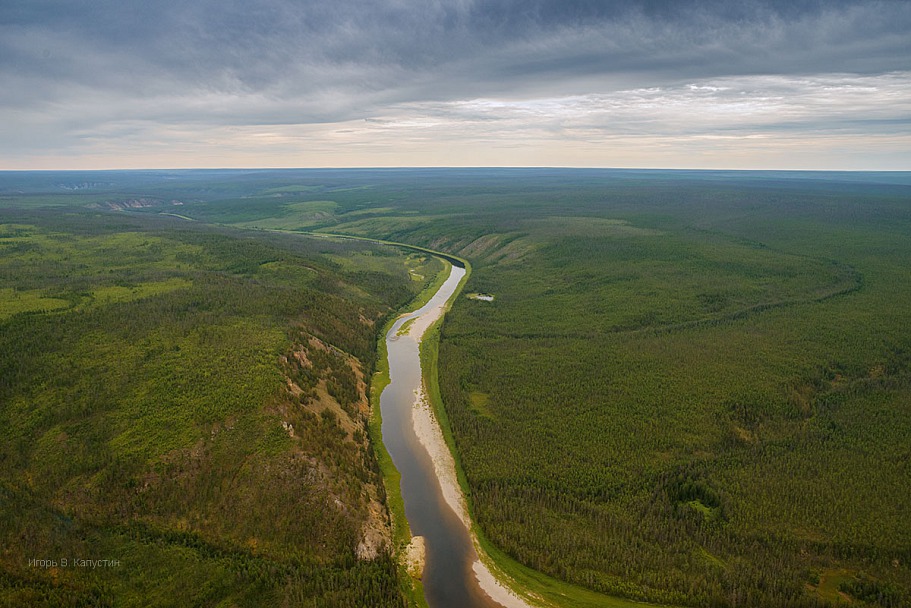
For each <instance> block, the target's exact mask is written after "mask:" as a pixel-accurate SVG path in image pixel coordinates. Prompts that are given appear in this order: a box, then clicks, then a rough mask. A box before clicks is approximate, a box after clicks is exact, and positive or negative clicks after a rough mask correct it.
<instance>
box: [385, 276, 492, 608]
mask: <svg viewBox="0 0 911 608" xmlns="http://www.w3.org/2000/svg"><path fill="white" fill-rule="evenodd" d="M463 276H465V269H464V268H459V267H458V266H455V265H453V266H452V270H451V272H450V275H449V278H448V279H447V280H446V282H445V283H443V286H442V287H440V289H439V291H437V293H436V294H434V296H433V297H432V298H431V299H430V301H429V302H427V304H425V305H424V306H422V307H421V308H419V309H418V310H416V311H414V312H412V313H410V314H408V315H405V316H402V317H401V318H399V319H398V320H396V322H395V323H394V324H393V325H392V328H391V329H390V330H389V333H387V334H386V349H387V352H388V356H389V377H390V380H391V381H390V383H389V385H388V386H387V387H386V388H385V389H384V390H383V393H382V395H380V411H381V412H382V415H383V443H384V444H385V445H386V449H387V450H388V451H389V455H390V456H391V457H392V461H393V462H394V463H395V466H396V468H397V469H398V470H399V473H401V475H402V479H401V488H402V499H403V500H404V503H405V515H406V517H407V518H408V523H409V525H410V526H411V533H412V534H413V535H416V536H423V537H424V543H425V549H426V562H425V565H424V576H423V583H424V595H425V596H426V598H427V603H428V604H429V605H430V606H431V608H471V607H479V608H488V607H495V606H499V605H500V604H498V603H496V602H494V601H493V600H491V599H490V598H488V596H487V594H485V593H484V591H482V590H481V588H480V586H479V585H478V582H477V579H476V578H475V576H474V572H473V571H472V569H471V567H472V564H473V563H474V561H475V560H476V559H477V554H476V553H475V550H474V547H473V546H472V543H471V537H470V536H469V532H468V530H467V529H466V528H465V526H464V525H463V523H462V521H461V520H460V519H459V518H458V516H457V515H456V514H455V512H454V511H453V510H452V508H451V507H450V506H449V505H448V504H446V501H445V500H444V499H443V494H442V490H441V486H440V480H439V479H437V476H436V473H435V471H434V468H433V462H432V461H431V459H430V455H429V454H428V453H427V450H426V449H425V448H424V446H423V445H422V444H421V443H420V441H419V440H418V437H417V435H416V434H415V431H414V424H413V421H412V407H413V405H414V402H415V396H416V395H415V393H416V391H418V390H419V389H420V388H421V361H420V355H419V351H418V343H417V341H416V340H415V339H414V338H413V337H411V336H408V335H403V336H397V335H396V334H397V333H398V331H399V328H401V326H402V325H403V324H404V323H406V322H408V321H409V320H410V319H416V318H418V317H421V316H423V315H425V314H429V313H430V312H431V311H432V310H433V309H434V308H435V307H437V306H439V305H441V304H444V303H445V302H446V301H447V300H449V298H451V297H452V295H453V294H454V293H455V291H456V289H457V288H458V285H459V281H461V280H462V277H463Z"/></svg>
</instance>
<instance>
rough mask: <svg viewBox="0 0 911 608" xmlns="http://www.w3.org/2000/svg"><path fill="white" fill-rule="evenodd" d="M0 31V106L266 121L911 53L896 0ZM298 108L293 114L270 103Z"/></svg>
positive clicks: (147, 18)
mask: <svg viewBox="0 0 911 608" xmlns="http://www.w3.org/2000/svg"><path fill="white" fill-rule="evenodd" d="M0 24H2V25H0V70H2V72H0V73H2V76H3V79H4V81H5V82H8V83H17V84H19V85H20V86H12V87H10V86H6V87H4V91H3V92H2V93H0V95H2V100H3V101H5V102H6V103H8V104H13V105H15V104H29V105H30V104H34V103H35V102H36V101H38V102H40V101H41V99H42V98H43V99H46V100H48V101H60V100H66V99H67V98H68V97H69V96H70V95H74V94H80V91H81V92H82V94H85V93H88V92H94V93H97V94H99V95H104V94H110V95H113V96H116V97H120V96H124V97H127V98H134V97H135V98H142V97H149V96H169V97H184V96H195V95H199V94H205V93H219V94H227V95H250V94H261V95H264V96H265V97H266V98H267V100H271V101H272V102H273V103H272V104H271V106H270V105H269V104H267V105H266V107H264V108H262V109H263V110H264V111H265V112H267V113H268V112H276V116H275V117H274V118H275V119H277V120H298V119H303V120H319V119H326V120H330V119H335V118H342V117H345V116H347V115H350V114H352V113H357V112H359V111H363V108H364V107H365V106H368V107H369V106H370V105H372V104H376V103H384V102H390V101H409V100H420V99H434V100H444V99H450V98H466V97H469V98H470V97H472V96H475V97H477V96H484V95H503V94H509V93H510V92H511V91H512V92H517V93H518V94H523V92H524V91H531V92H534V93H536V94H542V93H543V94H559V93H562V92H584V90H585V89H590V88H591V87H593V86H596V87H597V88H598V89H599V90H605V89H611V88H620V87H624V86H630V85H631V84H634V85H648V84H654V83H659V82H661V81H663V80H666V79H668V78H676V79H687V78H703V77H712V76H724V75H736V74H757V73H819V72H852V73H876V72H886V71H890V70H903V69H908V67H909V57H911V37H909V36H908V35H907V33H908V31H911V10H909V3H907V2H869V1H868V2H777V1H775V2H729V1H725V2H721V1H719V2H696V1H680V0H677V1H669V2H657V1H642V2H628V1H626V2H597V1H584V0H581V1H580V0H577V1H566V0H562V1H556V0H539V1H521V2H519V1H500V2H471V1H467V0H466V1H458V0H456V1H450V2H433V1H419V0H402V1H398V2H375V1H349V2H325V1H324V0H318V1H302V2H293V1H290V0H267V1H261V2H249V1H248V0H243V1H238V0H217V1H201V2H190V3H185V2H183V1H181V2H126V1H123V0H120V1H116V2H110V1H108V2H99V1H93V2H87V1H73V0H67V1H62V2H48V1H44V2H41V1H35V0H29V1H28V2H17V3H4V4H3V5H2V7H0ZM36 98H37V99H36ZM293 99H297V100H300V101H301V102H302V103H301V105H300V106H299V107H298V108H297V110H296V111H294V110H291V109H289V108H284V109H282V108H280V107H279V106H282V105H283V104H282V102H283V101H287V100H293ZM311 100H312V103H311ZM99 102H100V103H104V101H103V100H99ZM259 107H262V106H259ZM166 110H167V109H166V108H162V109H161V111H162V112H164V113H166ZM172 110H177V108H172ZM213 111H214V114H213V115H212V116H215V117H218V116H226V117H228V116H230V115H231V114H233V113H238V112H239V113H241V114H248V113H250V112H251V111H252V112H253V113H256V111H255V110H253V109H252V108H250V109H244V108H241V107H226V108H213ZM193 112H194V110H193V109H192V108H191V109H190V110H189V113H190V114H192V113H193ZM201 118H205V117H201ZM209 118H211V116H210V117H209ZM262 119H263V120H270V117H269V116H268V115H264V116H263V117H262Z"/></svg>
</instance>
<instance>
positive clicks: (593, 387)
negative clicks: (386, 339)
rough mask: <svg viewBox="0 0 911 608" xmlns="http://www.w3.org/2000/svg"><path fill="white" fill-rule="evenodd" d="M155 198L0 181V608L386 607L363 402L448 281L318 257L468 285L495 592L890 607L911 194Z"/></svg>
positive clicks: (850, 178) (444, 360)
mask: <svg viewBox="0 0 911 608" xmlns="http://www.w3.org/2000/svg"><path fill="white" fill-rule="evenodd" d="M164 177H165V176H163V175H162V174H160V173H155V172H140V173H130V172H125V173H121V172H114V173H100V174H75V173H74V174H67V173H61V174H49V175H37V174H27V173H21V174H4V175H3V176H2V177H0V185H2V187H0V207H2V210H0V276H2V280H0V404H2V407H0V433H3V441H2V442H0V462H2V466H0V501H2V502H0V504H2V509H0V535H2V538H3V547H4V552H3V553H2V554H0V566H2V568H0V577H2V579H0V598H2V601H3V602H5V603H6V604H7V605H21V604H28V603H32V604H36V605H67V604H66V602H69V605H109V604H117V605H119V604H121V603H123V604H131V605H140V604H141V605H163V604H166V601H165V600H164V599H163V598H167V597H171V596H172V595H173V593H175V592H176V591H177V590H178V588H179V590H180V592H181V593H185V594H190V595H188V597H190V598H191V599H190V600H189V601H190V602H191V603H197V604H215V603H217V602H219V601H226V602H227V603H229V604H237V605H253V604H260V603H264V604H268V605H274V604H281V603H287V604H292V605H298V604H302V605H314V606H324V605H371V606H373V605H377V606H379V605H401V604H403V603H405V602H406V601H407V594H403V593H402V591H401V589H402V585H403V583H402V581H401V580H400V577H401V574H400V571H399V569H398V568H397V566H396V564H395V561H394V559H393V557H391V556H390V554H389V553H388V552H387V551H386V550H384V549H383V546H384V545H383V542H382V540H383V536H382V534H379V535H368V534H365V530H366V529H367V528H369V527H370V522H376V526H375V528H376V529H377V530H382V529H383V528H384V526H385V525H386V524H385V523H384V521H385V520H384V517H386V516H385V515H384V514H385V513H386V510H385V507H384V506H383V505H385V503H386V500H387V499H386V496H385V493H384V490H383V484H382V483H381V481H380V476H379V472H378V468H377V465H376V458H375V456H374V452H373V448H372V445H371V442H370V440H369V436H368V434H367V433H366V430H365V429H366V426H365V421H366V416H367V415H368V407H367V403H366V401H365V398H364V395H365V391H366V385H367V384H368V383H369V379H370V375H371V373H372V371H373V369H374V366H375V365H376V354H375V353H376V339H377V334H378V331H379V329H380V328H381V327H382V325H383V323H384V322H385V320H386V319H388V318H389V315H390V314H392V313H393V311H395V310H397V309H398V308H399V307H401V306H402V305H404V304H406V303H407V302H408V301H409V300H411V299H412V298H413V297H414V296H415V294H416V293H418V292H419V291H420V290H421V288H423V287H424V286H425V284H426V283H427V282H429V281H431V280H432V278H433V276H435V274H436V271H437V270H438V269H439V268H438V266H436V265H434V262H433V261H432V259H430V258H428V257H426V256H421V255H416V254H414V253H408V252H407V251H404V250H401V249H396V248H393V247H386V246H380V245H374V244H369V243H364V242H358V241H333V240H329V239H322V238H310V237H308V236H306V235H303V234H289V233H293V232H301V233H303V232H307V233H309V232H314V231H315V232H324V233H340V234H348V235H352V236H360V237H370V238H378V239H384V240H389V241H395V242H401V243H408V244H412V245H417V246H423V247H428V248H431V249H434V250H439V251H443V252H446V253H449V254H454V255H459V256H462V257H463V258H465V259H467V260H468V261H469V262H470V263H471V266H472V273H471V275H470V277H469V279H468V282H467V284H466V285H465V288H464V290H463V293H462V295H461V296H460V297H459V298H458V299H457V300H456V302H455V303H454V305H453V307H452V309H451V311H450V312H449V313H448V314H447V317H446V319H445V322H444V324H443V326H442V330H441V334H440V346H439V360H438V368H439V389H440V394H441V396H442V401H443V406H444V408H445V414H446V417H447V419H448V425H449V429H448V430H449V431H451V434H452V437H453V439H454V443H455V445H456V448H457V457H458V461H459V465H460V467H461V469H462V472H463V473H464V482H465V484H466V490H467V493H468V496H469V502H470V508H471V511H472V515H473V517H474V519H475V521H476V522H477V525H478V529H479V531H480V533H481V534H482V537H483V542H484V543H485V544H487V545H488V546H489V547H491V548H492V549H493V550H494V554H495V558H496V559H497V561H498V563H499V564H500V565H501V567H502V568H503V569H504V570H506V571H507V572H510V573H512V574H513V575H514V576H516V578H517V580H520V581H521V580H525V581H531V578H530V577H525V578H524V579H523V576H524V575H523V573H524V572H526V570H525V568H526V567H527V568H531V569H533V570H535V571H538V572H540V573H543V574H545V575H548V576H549V577H552V578H553V579H556V580H557V581H560V583H559V584H565V585H566V587H565V590H566V593H568V594H569V595H568V597H573V596H572V593H573V591H572V590H574V589H585V590H589V591H594V592H598V593H601V594H604V596H613V597H621V598H627V599H630V600H642V601H649V602H654V603H660V604H668V605H679V606H713V607H714V606H718V607H722V606H724V607H729V606H730V607H733V606H795V607H797V606H800V607H804V606H806V607H811V606H873V607H877V606H878V607H882V608H894V607H900V606H907V605H909V603H911V307H909V306H908V302H909V301H911V269H909V268H911V267H909V264H908V260H911V239H909V238H908V236H909V235H911V179H909V177H908V174H888V173H882V174H875V173H870V174H864V173H774V172H755V173H750V172H672V171H667V172H662V171H599V170H395V171H392V170H390V171H366V170H365V171H330V170H321V171H317V170H314V171H272V172H265V171H264V172H229V171H226V172H174V173H173V174H168V175H167V176H166V177H167V178H168V179H167V180H165V179H164ZM77 186H78V187H77ZM471 294H484V295H485V296H489V297H487V298H486V299H476V298H471V297H467V296H469V295H471ZM377 514H380V515H381V516H378V515H377ZM387 534H388V532H387ZM368 536H370V538H372V539H374V540H373V541H371V542H369V543H366V544H365V542H364V541H365V539H366V538H367V537H368ZM374 541H375V542H374ZM368 545H369V546H368ZM374 545H375V547H376V553H375V554H373V553H371V555H372V556H373V557H372V558H370V559H367V558H365V552H372V550H373V546H374ZM387 548H388V547H387ZM49 555H59V556H64V557H66V556H74V557H79V556H82V555H85V556H88V557H89V558H91V559H105V558H107V557H108V556H115V557H116V558H117V559H119V560H120V562H121V564H120V565H119V566H117V567H112V568H108V569H106V570H102V569H95V570H92V571H87V570H84V569H83V570H77V569H73V568H60V567H56V568H53V567H51V568H35V567H29V565H28V559H29V558H31V557H32V556H36V557H43V556H49ZM528 584H533V582H529V583H528ZM585 597H587V598H588V597H591V596H590V595H586V596H585ZM140 598H142V600H140ZM605 601H606V600H605ZM571 605H572V602H571ZM578 605H598V604H597V602H596V601H588V603H584V604H583V603H581V602H580V603H578Z"/></svg>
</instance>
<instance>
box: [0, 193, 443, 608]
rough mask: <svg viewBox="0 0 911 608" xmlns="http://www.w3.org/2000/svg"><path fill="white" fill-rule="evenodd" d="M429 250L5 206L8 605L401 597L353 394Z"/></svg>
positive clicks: (2, 392)
mask: <svg viewBox="0 0 911 608" xmlns="http://www.w3.org/2000/svg"><path fill="white" fill-rule="evenodd" d="M428 264H429V270H430V271H432V270H433V269H434V268H436V266H435V265H434V262H433V260H432V259H429V258H426V257H425V256H415V255H413V254H407V253H405V252H402V251H400V250H397V249H395V248H391V247H382V246H373V245H368V244H365V243H360V242H354V241H347V242H335V241H329V240H326V239H305V238H302V237H300V236H290V237H289V236H287V235H280V234H267V233H262V232H261V233H255V234H254V233H250V232H243V231H239V230H236V229H217V228H213V227H211V226H204V225H202V224H198V223H194V222H188V221H186V220H183V219H180V218H174V217H170V216H158V215H156V216H137V215H126V214H122V213H120V214H116V213H115V212H113V211H99V210H94V209H86V208H84V207H83V206H82V205H81V201H79V202H78V203H76V204H72V203H70V205H69V206H65V207H62V208H61V207H58V208H47V207H46V206H44V205H34V206H31V205H27V204H26V205H23V206H19V207H16V205H15V204H14V203H13V204H10V205H7V206H6V207H5V208H3V209H0V285H2V286H3V287H2V289H0V404H2V407H0V437H2V440H0V463H2V466H0V539H2V541H0V544H2V547H3V550H2V553H0V605H4V606H49V607H51V606H53V607H60V606H173V605H218V604H221V605H235V606H263V605H270V606H275V605H295V606H320V607H322V606H353V605H360V606H365V605H370V606H404V605H405V601H406V597H407V594H406V593H404V592H405V591H407V590H405V589H403V588H402V580H401V577H400V575H399V571H398V570H399V568H398V566H397V564H396V563H395V562H394V560H393V557H392V554H391V551H390V547H389V542H390V531H389V525H388V515H387V514H386V510H385V495H384V490H383V486H382V482H381V480H380V478H379V474H378V468H377V465H376V459H375V457H374V455H373V449H372V446H371V445H370V441H369V438H368V436H367V432H366V429H367V421H368V417H369V409H368V406H367V402H366V396H365V395H366V384H367V383H368V382H369V378H370V374H371V372H372V370H373V368H374V366H375V363H376V360H375V357H376V348H375V333H376V326H377V324H378V323H379V324H382V322H383V321H384V319H385V318H386V317H387V316H388V315H389V314H390V313H391V312H393V311H394V310H396V309H397V308H399V307H400V306H402V305H403V304H405V303H407V302H408V301H409V300H410V299H411V298H412V297H414V295H415V294H416V293H417V292H418V291H419V290H420V289H421V288H422V287H423V283H424V281H416V280H414V278H413V276H414V274H415V273H417V272H422V271H423V269H424V267H425V266H426V265H428ZM427 274H428V276H430V275H431V274H432V272H427ZM105 560H107V561H105ZM97 562H102V563H104V564H105V565H103V566H96V565H92V564H95V563H97ZM87 564H88V565H87Z"/></svg>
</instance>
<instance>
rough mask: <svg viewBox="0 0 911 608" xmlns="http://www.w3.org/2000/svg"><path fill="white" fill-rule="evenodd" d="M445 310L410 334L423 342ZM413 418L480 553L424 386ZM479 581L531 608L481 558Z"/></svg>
mask: <svg viewBox="0 0 911 608" xmlns="http://www.w3.org/2000/svg"><path fill="white" fill-rule="evenodd" d="M444 311H445V304H441V305H439V306H435V307H433V308H431V309H430V310H428V311H427V312H426V313H425V314H423V315H421V316H420V317H419V318H417V319H415V321H414V322H413V323H412V324H411V326H410V327H409V328H408V335H409V336H410V337H412V338H413V339H414V340H415V341H416V342H417V343H418V344H420V343H421V340H422V338H423V335H424V333H425V332H426V331H427V329H428V328H429V327H430V326H431V325H433V324H434V323H435V322H436V321H437V320H438V319H439V318H440V317H441V316H442V315H443V312H444ZM412 422H413V424H414V432H415V435H417V438H418V441H420V443H421V445H423V446H424V448H425V449H426V450H427V453H428V454H429V455H430V459H431V460H432V461H433V468H434V472H435V473H436V477H437V479H439V481H440V487H441V489H442V493H443V499H444V500H445V501H446V504H448V505H449V507H450V508H451V509H452V510H453V511H454V512H455V514H456V515H457V516H458V517H459V519H460V520H461V521H462V524H463V525H464V526H465V529H466V530H467V531H468V533H469V535H470V536H471V540H472V544H473V545H474V547H475V552H476V553H477V554H478V555H481V554H482V550H481V548H480V545H479V543H478V539H477V537H476V536H475V534H474V532H473V531H472V529H471V518H470V517H469V515H468V504H467V502H466V501H465V496H464V494H462V489H461V487H460V486H459V481H458V476H457V474H456V466H455V460H454V459H453V457H452V454H451V453H450V451H449V447H448V446H447V445H446V440H445V438H444V437H443V431H442V429H441V428H440V424H439V422H438V421H437V419H436V416H434V414H433V408H432V407H431V406H430V403H429V402H428V399H427V396H426V394H425V393H424V390H423V388H421V390H419V391H415V398H414V407H413V408H412ZM472 570H473V571H474V573H475V577H476V578H477V581H478V584H479V585H480V587H481V589H483V590H484V592H485V593H486V594H487V595H488V596H490V598H491V599H493V600H494V601H495V602H497V603H499V604H501V605H502V606H504V608H532V606H531V604H529V603H527V602H526V601H525V600H524V599H523V598H521V597H519V596H518V595H517V594H516V593H515V592H514V591H513V590H512V589H510V588H508V587H507V586H505V585H504V584H503V583H501V582H500V581H499V580H497V578H496V577H495V576H494V575H493V573H492V572H491V571H490V569H489V568H488V567H487V565H486V564H485V563H484V562H483V561H481V560H480V559H478V560H476V561H475V562H474V564H473V565H472Z"/></svg>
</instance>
